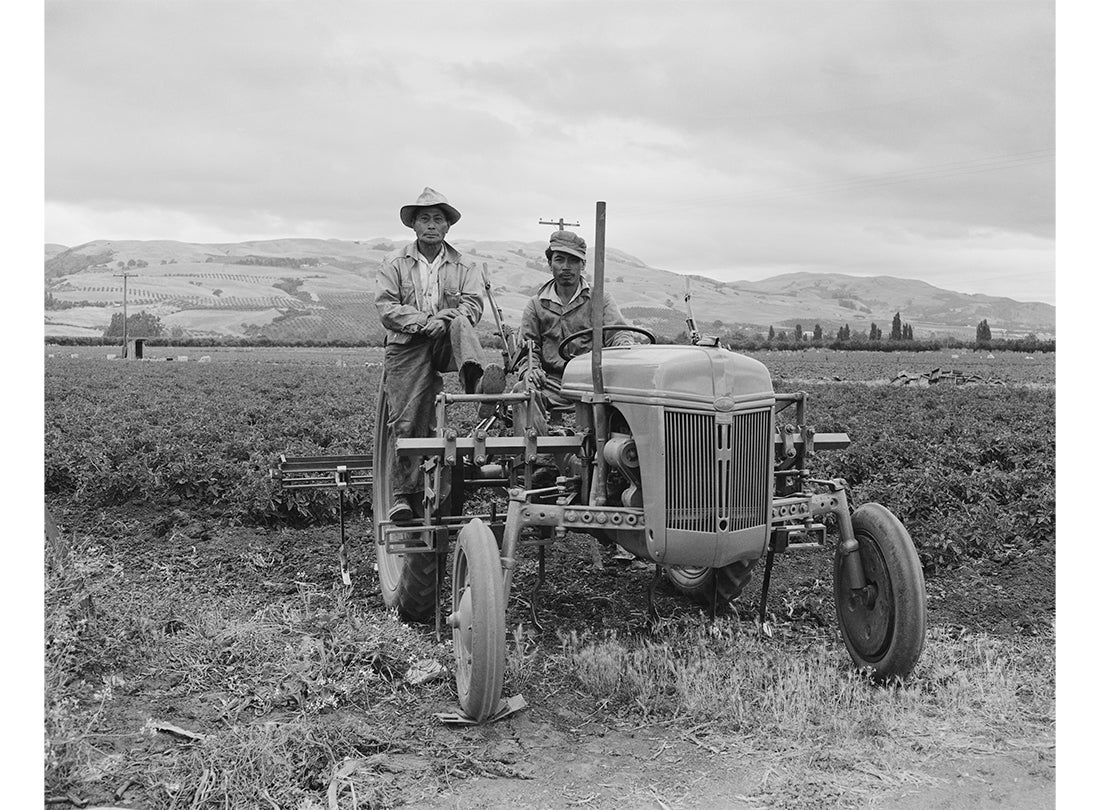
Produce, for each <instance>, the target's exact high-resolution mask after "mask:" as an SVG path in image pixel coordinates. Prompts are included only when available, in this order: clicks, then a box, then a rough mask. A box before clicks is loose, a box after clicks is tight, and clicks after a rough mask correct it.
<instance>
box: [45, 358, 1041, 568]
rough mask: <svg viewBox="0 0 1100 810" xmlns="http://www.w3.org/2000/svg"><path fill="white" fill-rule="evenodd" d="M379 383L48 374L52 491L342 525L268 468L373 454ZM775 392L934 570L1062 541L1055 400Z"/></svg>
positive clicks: (952, 392) (834, 389) (1027, 393)
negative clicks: (837, 435)
mask: <svg viewBox="0 0 1100 810" xmlns="http://www.w3.org/2000/svg"><path fill="white" fill-rule="evenodd" d="M380 372H381V369H380V367H379V366H378V365H359V364H349V365H347V366H345V367H341V366H335V367H334V366H333V365H332V364H331V359H326V360H325V361H324V364H322V363H321V362H318V363H317V364H315V365H311V364H293V365H277V364H259V363H255V362H249V361H246V360H240V361H233V360H228V361H224V362H218V363H211V364H203V365H198V364H161V363H156V364H152V363H130V364H121V363H118V364H107V363H97V362H93V361H75V362H67V363H49V364H47V366H46V376H45V406H46V407H45V417H46V419H45V481H46V491H47V494H48V495H50V496H51V497H59V498H64V499H66V500H69V501H70V502H72V503H73V504H74V505H76V506H79V507H81V508H89V509H97V508H105V507H111V506H117V505H138V504H145V505H150V506H153V507H157V508H161V507H163V508H165V509H167V508H170V507H172V506H176V505H186V506H187V508H189V509H191V510H200V511H204V512H207V513H210V514H213V515H219V516H221V518H222V519H224V520H226V521H228V522H232V523H244V524H273V523H291V524H304V523H313V522H326V521H330V520H334V519H335V517H336V509H337V507H336V503H337V502H336V499H335V496H334V495H332V494H331V493H327V492H318V491H308V492H301V491H299V492H292V493H291V492H283V491H281V490H279V489H278V487H277V486H276V485H275V483H274V482H273V481H272V480H270V477H269V470H270V469H271V468H272V467H273V466H274V465H275V464H276V463H277V461H278V458H279V455H280V454H282V453H285V454H288V455H319V454H326V453H369V452H371V449H372V448H371V444H372V441H371V437H372V434H373V423H374V407H375V401H376V396H377V389H378V384H379V378H380ZM777 388H778V389H780V390H794V389H795V388H800V389H803V390H808V392H809V394H810V412H809V421H810V422H811V424H813V425H814V426H815V427H816V428H817V429H818V430H819V431H845V432H847V433H849V435H850V436H851V439H852V444H851V446H850V447H849V449H848V450H845V451H840V452H832V453H822V454H820V456H819V457H818V458H817V459H816V460H815V463H814V467H815V469H814V472H815V474H818V475H820V476H840V477H843V478H845V479H846V480H847V481H848V482H849V485H850V487H851V494H852V499H853V502H854V503H857V504H858V503H863V502H866V501H879V502H881V503H883V504H885V505H887V506H888V507H889V508H891V509H892V510H894V511H895V512H896V513H897V514H898V516H899V517H900V518H901V519H902V520H903V522H905V524H906V525H907V526H908V528H909V530H910V532H911V534H912V535H913V537H914V539H915V540H916V542H917V544H918V547H919V548H920V551H921V556H922V559H923V561H924V563H925V566H926V568H928V569H934V568H935V567H937V566H941V565H950V564H952V563H954V562H956V561H957V560H959V559H960V558H962V557H965V556H983V557H985V556H988V557H994V558H997V557H1005V556H1013V555H1021V554H1025V553H1027V551H1028V549H1029V548H1032V547H1034V546H1035V545H1038V544H1043V543H1049V542H1053V535H1054V483H1053V482H1054V392H1053V390H1040V389H1029V388H1023V387H993V386H982V385H974V386H962V387H953V386H952V387H943V388H927V389H916V388H893V387H889V386H867V385H854V384H839V383H824V384H808V385H806V384H803V385H794V384H788V383H785V382H784V381H782V380H779V381H777ZM365 499H366V496H365V495H356V496H354V497H353V501H352V505H353V506H359V505H362V504H363V503H364V501H365Z"/></svg>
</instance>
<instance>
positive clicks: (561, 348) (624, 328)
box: [558, 323, 657, 362]
mask: <svg viewBox="0 0 1100 810" xmlns="http://www.w3.org/2000/svg"><path fill="white" fill-rule="evenodd" d="M603 331H604V334H605V335H606V334H607V333H608V332H636V333H637V334H639V335H641V336H643V337H645V338H648V339H649V342H650V343H656V342H657V338H655V337H654V336H653V333H652V332H650V331H649V330H648V329H642V328H641V327H639V326H630V325H629V324H625V323H612V324H608V325H607V326H605V327H604V328H603ZM591 334H592V330H591V329H581V330H580V331H579V332H574V333H573V334H571V335H570V336H569V337H567V338H566V339H565V340H563V341H562V342H561V343H559V344H558V356H559V357H560V358H561V359H562V360H565V361H566V362H568V361H570V360H572V359H573V358H574V357H575V356H576V355H571V354H566V353H565V347H566V346H568V345H569V344H570V343H572V342H573V341H574V340H578V339H579V338H582V337H586V336H588V335H591Z"/></svg>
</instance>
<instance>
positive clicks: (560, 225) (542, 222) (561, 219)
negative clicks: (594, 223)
mask: <svg viewBox="0 0 1100 810" xmlns="http://www.w3.org/2000/svg"><path fill="white" fill-rule="evenodd" d="M539 225H557V226H558V230H559V231H564V230H565V226H566V225H568V226H569V227H570V228H579V227H580V226H581V224H580V223H579V222H566V221H565V218H564V217H558V218H557V219H556V220H555V219H551V220H546V219H540V220H539Z"/></svg>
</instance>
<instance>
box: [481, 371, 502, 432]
mask: <svg viewBox="0 0 1100 810" xmlns="http://www.w3.org/2000/svg"><path fill="white" fill-rule="evenodd" d="M474 393H475V394H503V393H504V369H503V368H501V367H500V366H498V365H497V364H496V363H490V364H489V365H487V366H486V367H485V373H484V374H482V375H481V379H480V380H478V381H477V386H476V387H475V388H474ZM496 409H497V403H495V402H482V403H481V404H480V405H478V407H477V415H478V418H479V419H488V418H489V417H490V416H492V415H493V411H495V410H496Z"/></svg>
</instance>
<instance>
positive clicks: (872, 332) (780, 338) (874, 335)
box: [768, 312, 913, 346]
mask: <svg viewBox="0 0 1100 810" xmlns="http://www.w3.org/2000/svg"><path fill="white" fill-rule="evenodd" d="M861 339H863V340H871V341H877V340H882V330H881V329H880V328H879V327H878V325H877V324H875V323H872V324H871V327H870V329H869V330H868V331H867V332H866V333H857V334H856V335H855V336H854V337H853V335H852V327H850V326H849V325H848V324H844V326H842V327H840V328H839V329H837V330H836V333H835V334H834V335H831V336H830V337H828V338H827V337H826V336H825V333H824V330H823V329H822V328H821V324H819V323H816V324H814V328H813V331H812V332H809V333H808V332H805V331H803V329H802V324H800V323H796V324H795V325H794V331H793V332H792V334H791V336H790V337H788V336H787V333H786V331H779V332H776V331H775V327H774V326H769V327H768V343H773V342H778V343H788V342H794V343H796V344H798V343H803V342H809V343H811V344H813V345H815V346H820V345H821V344H822V343H824V342H825V341H826V340H829V341H831V342H834V343H846V342H847V341H850V340H861ZM889 339H890V340H895V341H898V340H908V341H911V340H913V327H912V326H911V325H910V324H908V323H902V320H901V313H900V312H895V313H894V321H893V323H892V324H891V326H890V338H889Z"/></svg>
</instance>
